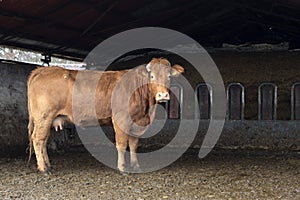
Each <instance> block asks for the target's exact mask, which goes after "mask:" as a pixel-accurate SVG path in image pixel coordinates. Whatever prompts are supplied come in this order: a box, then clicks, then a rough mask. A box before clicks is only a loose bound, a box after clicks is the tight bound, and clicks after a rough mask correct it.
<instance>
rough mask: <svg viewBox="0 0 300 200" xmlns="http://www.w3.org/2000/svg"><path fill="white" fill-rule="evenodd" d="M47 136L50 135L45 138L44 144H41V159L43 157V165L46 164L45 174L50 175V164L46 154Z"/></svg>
mask: <svg viewBox="0 0 300 200" xmlns="http://www.w3.org/2000/svg"><path fill="white" fill-rule="evenodd" d="M49 136H50V133H49V135H48V137H47V138H46V140H45V141H44V144H43V157H44V161H45V164H46V167H47V172H49V173H50V170H51V164H50V161H49V156H48V152H47V142H48V138H49Z"/></svg>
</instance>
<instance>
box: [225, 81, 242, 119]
mask: <svg viewBox="0 0 300 200" xmlns="http://www.w3.org/2000/svg"><path fill="white" fill-rule="evenodd" d="M244 111H245V87H244V86H243V85H242V84H241V83H230V84H229V85H228V86H227V119H229V120H243V119H244V115H245V112H244Z"/></svg>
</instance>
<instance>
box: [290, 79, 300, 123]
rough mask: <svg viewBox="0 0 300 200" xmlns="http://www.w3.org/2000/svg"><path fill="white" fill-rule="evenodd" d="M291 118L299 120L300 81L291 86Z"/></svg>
mask: <svg viewBox="0 0 300 200" xmlns="http://www.w3.org/2000/svg"><path fill="white" fill-rule="evenodd" d="M291 120H300V83H294V84H293V85H292V88H291Z"/></svg>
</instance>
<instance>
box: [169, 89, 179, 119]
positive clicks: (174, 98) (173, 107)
mask: <svg viewBox="0 0 300 200" xmlns="http://www.w3.org/2000/svg"><path fill="white" fill-rule="evenodd" d="M170 95H171V97H170V102H169V103H168V104H167V105H168V117H169V119H181V118H182V107H183V87H182V86H181V85H179V84H172V85H171V87H170Z"/></svg>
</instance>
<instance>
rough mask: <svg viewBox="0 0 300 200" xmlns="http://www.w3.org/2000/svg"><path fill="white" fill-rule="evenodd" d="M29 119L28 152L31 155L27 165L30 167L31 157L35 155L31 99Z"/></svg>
mask: <svg viewBox="0 0 300 200" xmlns="http://www.w3.org/2000/svg"><path fill="white" fill-rule="evenodd" d="M28 96H29V95H28ZM28 119H29V121H28V140H29V144H28V147H27V152H28V153H29V156H28V161H27V165H29V162H30V160H31V156H32V154H33V142H32V133H33V130H34V122H33V117H32V116H31V107H30V100H29V98H28Z"/></svg>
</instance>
